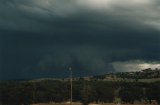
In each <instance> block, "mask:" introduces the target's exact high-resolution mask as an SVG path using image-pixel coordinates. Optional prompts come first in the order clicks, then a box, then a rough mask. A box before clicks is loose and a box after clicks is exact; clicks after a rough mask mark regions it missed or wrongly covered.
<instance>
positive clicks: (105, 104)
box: [32, 103, 152, 105]
mask: <svg viewBox="0 0 160 105" xmlns="http://www.w3.org/2000/svg"><path fill="white" fill-rule="evenodd" d="M32 105H70V103H48V104H47V103H46V104H45V103H39V104H32ZM72 105H82V104H81V103H72ZM89 105H152V104H114V103H103V104H89Z"/></svg>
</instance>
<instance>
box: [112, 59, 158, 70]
mask: <svg viewBox="0 0 160 105" xmlns="http://www.w3.org/2000/svg"><path fill="white" fill-rule="evenodd" d="M112 64H113V66H114V68H115V70H116V71H117V72H119V71H120V72H132V71H141V70H144V69H148V68H151V69H156V68H158V69H160V63H158V62H153V63H147V62H143V61H128V62H127V61H126V62H114V63H112Z"/></svg>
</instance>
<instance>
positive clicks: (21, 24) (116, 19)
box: [0, 0, 160, 78]
mask: <svg viewBox="0 0 160 105" xmlns="http://www.w3.org/2000/svg"><path fill="white" fill-rule="evenodd" d="M158 5H159V3H158V1H156V0H153V1H149V0H142V1H138V0H133V1H128V0H122V1H113V0H81V1H79V0H67V2H66V0H34V1H32V0H21V1H19V0H1V1H0V38H1V40H2V41H1V46H0V48H1V65H2V67H1V73H2V74H4V75H3V76H1V78H25V77H26V78H30V77H41V76H61V77H62V76H66V75H68V74H67V73H68V71H67V70H66V69H67V68H68V67H69V66H72V67H73V69H74V70H75V71H74V72H75V75H77V76H78V75H79V76H82V75H91V74H103V73H106V72H111V71H115V69H114V67H113V66H112V65H113V64H114V62H122V61H125V62H127V61H132V60H142V61H159V60H160V55H159V54H160V20H159V18H160V15H159V14H158V13H159V9H160V8H159V6H158ZM116 64H117V63H116ZM118 64H119V63H118ZM116 71H118V69H116Z"/></svg>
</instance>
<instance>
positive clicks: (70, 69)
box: [69, 67, 72, 105]
mask: <svg viewBox="0 0 160 105" xmlns="http://www.w3.org/2000/svg"><path fill="white" fill-rule="evenodd" d="M69 71H70V83H71V99H70V105H72V68H71V67H70V68H69Z"/></svg>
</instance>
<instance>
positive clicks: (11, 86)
mask: <svg viewBox="0 0 160 105" xmlns="http://www.w3.org/2000/svg"><path fill="white" fill-rule="evenodd" d="M159 93H160V82H153V83H142V82H124V81H121V82H120V81H119V82H118V81H117V82H113V81H112V82H111V81H85V80H83V81H73V101H79V102H82V103H83V104H84V105H88V104H89V103H112V102H116V99H120V101H121V103H134V102H135V101H139V102H142V101H146V102H147V101H149V102H150V101H151V100H157V102H158V103H160V94H159ZM65 101H70V82H69V81H56V80H54V81H53V80H42V81H39V82H36V81H35V82H27V81H26V82H22V81H21V82H14V81H12V82H3V83H0V103H1V105H22V104H23V105H30V104H32V103H49V102H57V103H58V102H65Z"/></svg>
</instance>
